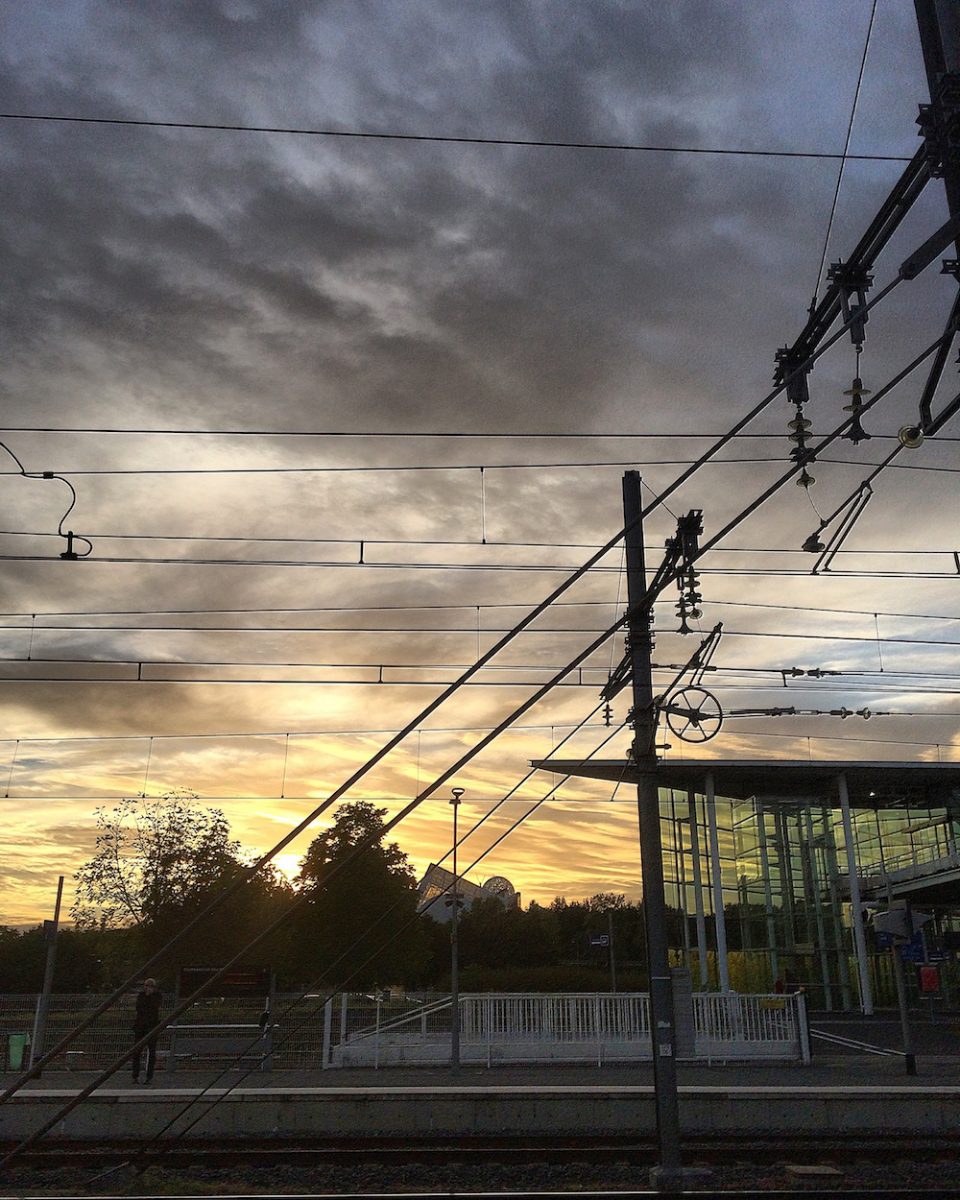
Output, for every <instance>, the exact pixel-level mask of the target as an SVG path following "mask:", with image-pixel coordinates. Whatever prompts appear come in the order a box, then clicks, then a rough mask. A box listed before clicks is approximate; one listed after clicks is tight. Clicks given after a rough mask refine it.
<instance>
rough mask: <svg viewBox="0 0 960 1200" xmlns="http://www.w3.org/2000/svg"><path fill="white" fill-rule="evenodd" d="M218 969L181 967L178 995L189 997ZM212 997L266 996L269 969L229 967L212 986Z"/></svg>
mask: <svg viewBox="0 0 960 1200" xmlns="http://www.w3.org/2000/svg"><path fill="white" fill-rule="evenodd" d="M219 969H220V968H219V967H181V968H180V995H181V996H189V995H191V994H192V993H193V992H195V991H196V990H197V988H199V987H202V986H203V984H204V983H206V982H207V981H208V980H209V979H211V978H212V977H213V976H214V975H216V973H217V971H218V970H219ZM210 994H211V995H214V996H267V995H269V994H270V968H269V967H231V968H230V970H229V971H226V972H224V974H223V975H221V977H220V978H219V979H218V980H217V981H216V983H214V984H212V985H211V987H210Z"/></svg>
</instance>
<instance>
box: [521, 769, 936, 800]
mask: <svg viewBox="0 0 960 1200" xmlns="http://www.w3.org/2000/svg"><path fill="white" fill-rule="evenodd" d="M532 765H533V766H534V767H538V768H540V769H541V770H544V771H552V772H553V773H554V774H558V775H572V776H577V777H579V778H583V779H604V780H607V781H609V782H611V783H616V782H620V783H623V784H630V783H637V782H638V780H639V778H640V773H639V771H638V769H637V767H636V766H635V765H634V764H633V763H631V762H629V761H625V760H624V759H619V760H616V761H612V760H610V759H607V760H603V759H595V760H592V761H583V760H578V759H568V760H563V759H549V760H543V759H541V760H539V761H535V762H533V764H532ZM708 774H711V775H712V776H713V786H714V792H715V794H716V795H717V796H725V797H727V798H729V799H733V800H747V799H750V798H752V797H754V796H756V797H757V798H759V799H762V800H767V801H769V802H773V803H799V802H802V801H805V800H811V799H813V800H817V801H819V802H821V803H829V802H831V801H833V800H836V799H837V778H838V776H839V775H841V774H842V775H844V776H845V778H846V781H847V792H848V795H849V797H850V805H851V807H852V808H878V809H879V808H900V807H903V806H905V805H909V806H910V807H911V808H939V807H942V806H946V805H952V806H953V807H958V806H960V763H925V762H824V761H822V760H821V761H816V762H807V761H804V760H797V761H790V760H786V759H743V760H734V759H701V760H699V761H692V762H683V763H680V762H669V763H660V764H659V766H658V767H657V777H658V783H659V786H660V787H662V788H675V789H677V790H678V791H681V790H682V791H686V790H687V789H688V788H693V789H694V791H696V792H699V793H703V791H704V788H705V786H706V777H707V775H708Z"/></svg>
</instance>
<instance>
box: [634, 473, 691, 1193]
mask: <svg viewBox="0 0 960 1200" xmlns="http://www.w3.org/2000/svg"><path fill="white" fill-rule="evenodd" d="M641 512H642V504H641V499H640V475H639V473H638V472H637V471H627V472H626V474H625V475H624V477H623V516H624V525H625V526H626V528H627V530H628V532H627V536H626V539H625V548H626V569H627V604H628V607H629V611H630V613H631V617H630V620H629V622H628V625H627V630H628V632H627V647H628V653H629V655H630V664H631V669H632V675H633V729H634V741H633V754H634V760H635V762H636V767H637V775H638V780H639V782H638V784H637V810H638V816H639V821H640V869H641V872H642V875H643V923H644V929H645V932H646V939H647V969H648V973H649V976H650V1027H651V1037H652V1042H653V1083H654V1092H655V1104H656V1114H657V1139H658V1143H659V1152H660V1165H659V1167H658V1168H657V1171H656V1177H655V1183H656V1186H658V1187H661V1188H663V1189H664V1190H668V1189H671V1188H672V1187H675V1186H677V1185H678V1183H679V1180H680V1179H681V1178H682V1172H681V1170H680V1116H679V1106H678V1103H677V1061H676V1056H675V1047H676V1039H675V1036H674V1014H673V981H672V979H671V977H670V959H669V951H668V946H667V920H666V916H667V913H666V901H665V898H664V887H663V849H662V845H661V841H660V796H659V790H658V781H657V749H656V735H657V726H656V717H655V714H654V710H653V674H652V667H651V660H650V656H651V650H652V644H653V639H652V636H651V632H650V626H651V624H652V621H653V603H652V601H648V600H647V598H646V594H647V578H646V562H645V559H644V553H643V523H642V521H641V520H640V515H641Z"/></svg>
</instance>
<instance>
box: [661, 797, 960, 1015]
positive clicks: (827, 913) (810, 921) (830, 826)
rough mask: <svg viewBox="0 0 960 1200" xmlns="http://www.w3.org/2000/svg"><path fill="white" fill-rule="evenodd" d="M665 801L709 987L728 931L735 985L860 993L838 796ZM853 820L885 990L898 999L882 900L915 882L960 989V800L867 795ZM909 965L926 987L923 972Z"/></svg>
mask: <svg viewBox="0 0 960 1200" xmlns="http://www.w3.org/2000/svg"><path fill="white" fill-rule="evenodd" d="M660 812H661V827H662V837H663V846H664V880H665V886H666V893H667V895H666V900H667V905H668V908H669V910H670V912H671V929H670V936H671V944H672V946H673V947H674V948H675V951H676V952H677V956H678V958H679V959H680V960H682V961H683V962H685V964H686V965H687V966H689V968H690V970H691V974H692V977H693V980H694V985H695V986H697V984H698V983H699V986H701V987H703V988H711V989H712V988H716V987H718V986H719V984H720V979H721V970H720V963H719V962H718V953H717V948H718V945H720V944H722V942H723V940H724V938H723V937H722V936H721V932H722V933H724V934H725V940H726V945H727V951H728V955H727V961H728V974H729V981H730V986H731V988H732V989H733V990H735V991H773V990H774V989H775V988H777V989H785V990H792V989H795V988H797V987H803V988H804V989H805V991H806V992H807V994H808V998H809V1002H810V1004H811V1006H812V1007H814V1008H824V1009H844V1010H849V1009H854V1008H857V1007H859V1006H860V1004H861V996H860V990H861V982H860V973H859V971H858V963H857V957H856V941H855V937H854V928H853V924H854V922H853V911H852V907H851V902H850V892H851V888H850V872H849V862H848V847H847V837H846V834H845V830H844V823H843V819H842V813H841V810H840V807H839V803H838V801H837V800H836V799H835V798H833V797H826V798H825V797H823V796H810V797H803V798H799V799H798V798H796V797H791V798H784V797H766V798H760V797H752V798H751V799H749V800H743V799H736V800H734V799H729V798H727V797H723V796H717V797H716V799H715V802H714V804H713V806H712V808H710V809H709V810H708V806H707V802H706V799H705V797H704V795H703V794H702V793H701V792H699V791H698V792H695V793H688V792H686V791H678V790H670V789H662V790H661V793H660ZM850 825H851V829H852V835H853V846H852V849H853V856H854V860H855V862H856V868H857V872H856V873H857V878H858V881H859V888H860V892H861V902H862V905H863V906H864V909H865V917H866V924H867V930H866V945H867V952H868V962H867V967H866V969H867V970H868V972H869V977H870V987H871V990H872V992H873V993H874V996H875V999H876V1002H877V1003H879V1004H886V1003H892V1001H893V990H892V989H893V980H892V971H891V964H890V961H889V957H890V951H889V950H888V949H886V948H885V947H884V946H883V945H880V944H878V940H877V938H876V936H875V935H874V934H873V932H872V929H870V928H869V915H870V911H871V910H872V909H875V908H886V907H887V903H888V893H889V895H890V896H892V898H893V901H894V903H896V902H897V901H898V897H909V896H911V895H914V896H915V907H917V908H924V909H932V910H933V911H934V916H935V919H934V920H933V921H932V922H930V923H929V924H928V925H927V926H926V927H925V931H924V937H923V939H922V941H923V945H922V948H921V950H920V951H919V953H921V956H922V955H924V954H925V955H926V957H927V960H928V961H929V960H932V961H936V962H938V963H940V965H941V980H942V989H943V997H944V999H945V1001H947V1002H949V1001H950V1000H951V998H952V1000H953V1001H954V1002H955V1001H956V1000H957V999H960V978H958V972H957V968H956V964H955V963H954V962H953V961H952V960H951V958H950V956H949V955H947V957H946V958H942V957H941V955H942V954H943V953H944V950H943V948H944V946H947V945H949V943H950V938H949V937H948V936H945V935H948V934H949V933H950V932H955V931H957V930H960V854H958V849H960V799H958V800H951V801H950V803H949V805H948V806H943V805H941V806H939V807H922V806H920V805H918V804H917V803H916V802H915V801H913V800H909V801H908V800H904V801H902V802H900V803H895V802H894V803H890V804H888V806H887V807H881V808H877V809H873V808H854V809H852V810H851V812H850ZM718 872H719V880H720V884H721V894H722V898H723V903H722V909H721V910H720V911H718V905H717V900H716V897H717V891H716V883H715V881H716V879H717V873H718ZM938 889H940V890H939V891H938ZM720 923H722V931H721V929H718V924H720ZM907 975H908V982H910V984H911V986H912V987H913V988H914V989H915V988H916V979H915V975H916V972H915V971H911V970H908V972H907Z"/></svg>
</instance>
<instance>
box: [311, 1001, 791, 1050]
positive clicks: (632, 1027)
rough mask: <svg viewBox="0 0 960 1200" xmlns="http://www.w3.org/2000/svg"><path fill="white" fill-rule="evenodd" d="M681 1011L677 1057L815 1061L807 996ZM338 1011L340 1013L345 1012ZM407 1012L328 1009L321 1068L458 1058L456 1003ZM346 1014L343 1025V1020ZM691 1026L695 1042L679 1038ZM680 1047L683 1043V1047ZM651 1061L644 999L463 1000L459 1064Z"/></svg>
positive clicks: (414, 1005)
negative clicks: (360, 1019)
mask: <svg viewBox="0 0 960 1200" xmlns="http://www.w3.org/2000/svg"><path fill="white" fill-rule="evenodd" d="M686 1002H687V1004H688V1005H689V1009H688V1011H687V1012H686V1013H683V1012H681V1011H678V1013H677V1029H678V1039H677V1045H678V1051H679V1054H680V1055H681V1056H683V1057H686V1058H689V1059H696V1060H701V1061H710V1060H723V1061H734V1060H747V1061H749V1060H756V1059H772V1060H784V1061H789V1060H800V1061H804V1062H806V1061H809V1057H810V1048H809V1032H808V1029H807V1023H806V1006H805V1003H804V998H803V996H802V995H793V996H780V995H761V996H739V995H736V994H733V993H729V994H726V995H713V994H709V993H698V994H695V995H693V996H689V995H688V996H687V998H686ZM338 1005H339V1007H338ZM407 1005H408V1009H407V1011H406V1012H400V1013H398V1012H396V1011H392V1012H388V1011H386V1009H385V1008H381V1009H380V1010H379V1011H378V1012H377V1014H376V1019H375V1020H374V1021H373V1022H370V1023H367V1024H360V1025H358V1024H355V1023H353V1022H352V1021H351V1020H350V1015H351V1010H350V1008H349V1007H348V1006H347V1002H346V1001H344V1000H342V998H338V999H337V1000H335V1001H331V1002H330V1005H329V1009H330V1017H329V1021H328V1023H329V1027H330V1030H331V1036H330V1040H329V1042H328V1044H327V1045H326V1046H325V1048H324V1053H323V1065H324V1066H332V1067H348V1066H374V1067H382V1066H391V1065H397V1064H415V1063H443V1062H446V1061H447V1060H448V1059H449V1056H450V1012H451V1010H450V1000H449V998H448V997H447V998H443V999H441V1000H439V1001H437V1000H434V1001H432V1002H429V1001H418V1000H416V999H411V998H408V1000H407ZM337 1017H339V1021H338V1020H337ZM684 1026H687V1027H688V1028H689V1037H688V1038H684V1039H681V1037H680V1031H681V1030H682V1029H683V1028H684ZM682 1042H684V1043H685V1045H682ZM652 1056H653V1049H652V1039H651V1033H650V999H649V996H648V995H647V994H646V993H641V992H634V993H621V994H613V995H611V994H609V993H582V994H562V995H544V994H496V993H485V994H476V995H461V997H460V1060H461V1062H464V1063H481V1064H486V1065H487V1066H492V1065H494V1064H496V1063H520V1062H596V1063H598V1064H602V1063H604V1062H631V1061H644V1060H649V1059H651V1058H652Z"/></svg>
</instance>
